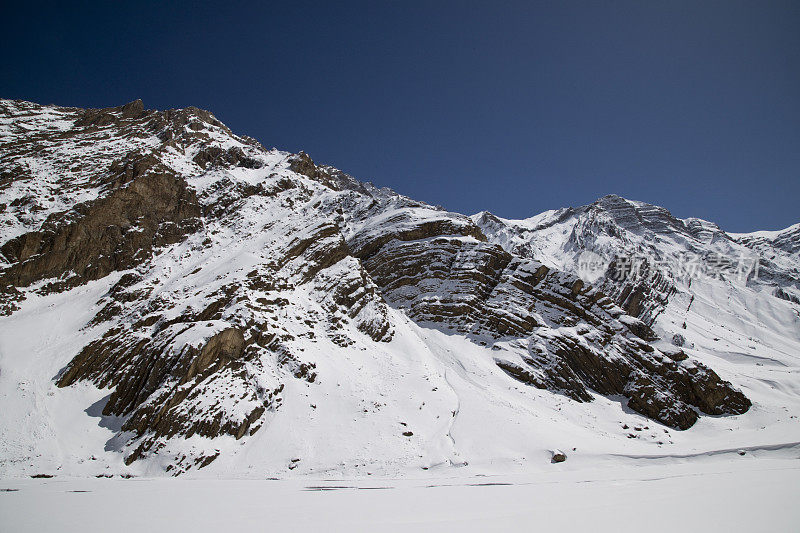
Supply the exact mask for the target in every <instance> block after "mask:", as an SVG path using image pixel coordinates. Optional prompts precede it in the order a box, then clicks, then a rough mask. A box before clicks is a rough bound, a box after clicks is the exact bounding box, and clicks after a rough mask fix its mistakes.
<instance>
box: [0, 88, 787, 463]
mask: <svg viewBox="0 0 800 533" xmlns="http://www.w3.org/2000/svg"><path fill="white" fill-rule="evenodd" d="M0 154H2V160H1V161H0V172H2V178H1V179H2V181H0V206H1V207H0V253H2V258H0V259H2V263H0V291H2V294H3V300H2V307H1V308H0V312H2V313H3V314H4V315H5V316H3V317H2V318H0V338H3V339H4V341H3V342H2V343H0V368H2V370H3V372H2V373H0V395H2V398H3V401H4V405H7V406H8V407H7V409H8V412H9V413H10V416H9V417H7V418H6V419H5V420H4V421H3V424H4V426H3V428H2V429H3V431H2V435H3V437H2V442H0V444H2V446H4V449H6V450H11V451H10V452H9V453H8V454H4V459H3V461H0V469H2V471H3V472H27V469H30V468H35V469H42V468H55V467H56V466H58V465H56V463H59V462H61V466H64V464H63V463H64V461H66V462H67V463H68V464H66V468H67V470H69V471H70V472H73V473H77V474H81V473H85V472H87V471H91V469H92V466H91V465H90V464H84V463H85V461H83V456H82V455H80V454H82V453H84V452H83V451H82V450H92V452H91V453H95V454H100V455H102V463H103V465H105V466H108V468H112V469H116V470H118V471H125V472H128V471H130V472H137V473H145V472H147V473H163V472H168V473H170V474H181V473H184V472H187V471H196V470H198V469H200V468H202V469H204V471H210V472H215V471H216V472H236V473H238V474H241V475H250V474H255V473H257V475H264V473H265V472H270V473H273V474H274V473H278V472H283V473H285V472H287V471H289V470H296V471H297V472H304V473H315V472H316V473H319V472H330V471H332V470H342V469H356V470H358V469H362V468H363V469H364V471H370V472H372V471H381V472H385V473H389V474H391V473H394V472H398V471H402V470H403V469H408V468H433V467H440V466H445V465H450V466H453V465H462V466H463V465H467V464H473V465H474V464H494V462H496V461H517V460H519V457H528V456H530V455H531V454H533V455H535V454H536V453H538V452H537V451H536V450H540V449H552V448H557V447H559V446H563V444H558V443H557V441H560V440H562V439H563V438H564V435H565V434H566V435H570V437H569V438H570V439H578V440H582V441H585V442H594V443H595V444H594V445H593V446H595V448H594V449H595V451H596V453H605V452H601V450H611V449H615V447H618V446H625V447H626V448H628V447H630V448H631V449H641V450H647V449H659V448H661V447H664V446H672V445H675V446H679V445H680V442H683V440H682V439H680V438H677V437H673V435H674V434H673V433H672V431H673V429H678V430H684V429H688V428H692V427H693V426H695V425H698V424H699V425H700V426H701V427H703V428H705V429H702V430H701V431H703V432H706V431H710V432H711V433H713V434H716V432H720V433H721V432H723V431H724V429H725V428H728V427H731V426H732V425H736V424H739V423H740V422H739V420H749V419H748V418H746V417H748V416H751V415H750V414H744V413H748V410H749V407H750V406H751V399H750V397H749V396H750V395H751V394H755V396H756V397H757V398H759V399H760V400H761V401H765V402H766V403H767V404H768V405H773V404H774V402H778V401H782V400H780V399H775V398H772V397H766V398H765V396H764V395H763V394H762V392H761V390H760V389H759V388H758V387H754V386H752V383H753V382H752V381H750V380H751V378H750V377H747V378H743V377H742V375H741V374H740V373H738V372H737V371H734V370H732V369H731V367H730V365H728V364H727V363H725V361H727V360H726V359H724V358H721V357H722V356H719V355H709V354H720V353H723V352H721V351H720V348H719V347H717V346H714V345H713V344H709V343H707V342H706V341H707V338H706V336H704V334H702V333H701V331H702V330H703V328H707V327H708V325H707V324H705V323H702V322H701V320H700V319H699V318H698V315H694V314H691V313H695V312H699V313H702V312H703V311H702V309H703V307H702V306H703V305H710V304H708V302H709V301H713V299H714V298H715V297H716V296H715V294H717V293H715V292H714V291H711V290H710V289H709V291H708V293H705V292H697V289H696V288H695V287H696V285H698V284H699V286H701V287H702V286H703V284H702V283H700V282H697V283H693V284H692V285H691V289H690V288H688V287H686V286H684V285H682V284H681V281H680V280H679V279H678V278H676V277H674V276H671V275H670V274H669V272H667V271H665V270H663V269H660V268H655V267H653V268H651V269H650V271H648V272H646V273H642V274H641V275H640V276H639V277H635V278H633V279H630V280H626V281H624V282H622V281H620V282H618V281H616V280H614V279H611V278H610V277H603V274H604V273H601V276H600V277H599V278H598V280H597V282H596V283H595V282H587V281H586V280H584V279H582V278H581V276H580V274H581V272H580V271H579V270H580V269H579V268H578V266H579V265H580V263H579V261H578V258H579V256H580V254H581V253H584V252H586V251H592V252H593V253H596V254H597V255H598V256H606V255H608V254H617V255H619V254H620V253H644V252H647V253H650V252H653V253H658V254H662V255H664V254H667V253H671V252H672V251H675V250H684V251H688V252H697V251H704V250H706V249H714V250H728V251H738V250H745V249H747V250H752V248H749V247H748V246H747V244H746V243H744V242H743V241H742V242H739V241H737V240H735V239H733V238H731V237H728V236H726V235H725V234H722V235H720V237H719V238H716V237H715V238H712V239H711V240H709V239H706V236H705V233H708V232H710V233H712V234H714V231H713V229H709V228H708V227H706V226H703V227H697V228H695V227H694V225H693V224H692V223H688V222H685V221H681V220H679V219H676V218H674V217H672V215H670V214H669V212H668V211H666V210H664V209H662V208H658V207H655V206H650V205H648V204H643V203H640V202H631V201H627V200H624V199H622V198H619V197H616V196H608V197H604V198H601V199H600V200H598V201H597V202H595V203H594V204H591V205H589V206H584V207H579V208H567V209H560V210H556V211H548V212H545V213H542V214H541V215H537V216H535V217H532V218H529V219H526V220H524V221H510V220H504V219H501V218H498V217H495V216H493V215H491V214H490V213H487V212H483V213H479V214H477V215H474V216H472V217H467V216H464V215H462V214H458V213H452V212H448V211H445V210H443V209H441V208H438V207H434V206H430V205H428V204H425V203H423V202H418V201H415V200H413V199H410V198H407V197H404V196H401V195H398V194H396V193H394V192H393V191H391V190H389V189H385V188H384V189H379V188H377V187H375V186H373V185H371V184H367V183H361V182H359V181H358V180H356V179H355V178H353V177H351V176H349V175H347V174H345V173H344V172H342V171H340V170H337V169H335V168H332V167H329V166H325V165H321V164H318V163H315V162H314V161H313V160H312V158H311V157H310V156H309V155H308V154H305V153H303V152H301V153H299V154H291V153H288V152H282V151H279V150H274V149H273V150H267V149H265V148H264V147H263V146H262V145H261V144H259V143H258V142H256V141H254V140H252V139H248V138H246V137H240V136H237V135H235V134H234V133H233V132H231V131H230V130H229V129H228V128H227V127H226V126H225V125H224V124H222V123H220V122H219V121H218V120H217V119H216V118H214V117H213V115H212V114H211V113H208V112H205V111H201V110H198V109H195V108H186V109H182V110H170V111H153V110H145V109H144V106H143V104H141V102H132V103H130V104H126V105H124V106H120V107H117V108H107V109H99V110H80V109H74V108H58V107H54V106H38V105H36V104H31V103H27V102H18V101H13V102H12V101H7V100H5V101H2V102H0ZM701 226H702V225H701ZM778 240H779V239H777V238H776V239H775V241H774V242H778ZM758 242H759V246H772V245H773V244H772V243H773V241H769V242H766V241H764V240H763V239H762V240H759V241H758ZM765 242H766V244H764V243H765ZM781 242H783V241H781ZM725 246H727V247H729V248H724V247H725ZM708 247H711V248H708ZM781 249H783V248H781ZM789 250H791V248H789ZM784 256H785V258H786V261H791V260H793V259H792V258H793V257H794V256H793V255H792V252H785V253H784ZM788 264H789V263H786V264H784V263H781V262H776V261H773V264H772V266H769V265H768V268H765V271H767V272H769V273H770V274H771V276H772V278H771V279H770V280H766V281H761V282H758V283H757V284H755V285H754V284H752V283H750V284H749V285H745V286H744V287H743V288H740V289H739V288H737V289H736V290H737V291H739V292H736V293H735V294H736V295H737V297H741V298H742V299H745V300H748V301H757V302H759V304H758V305H759V306H760V307H762V308H763V307H764V306H767V307H769V309H770V312H771V313H772V314H773V316H775V317H778V318H777V319H776V322H775V324H779V325H775V324H771V325H768V326H767V325H757V326H752V327H751V328H750V329H746V328H744V327H743V326H742V325H741V324H740V323H738V322H734V321H733V319H731V322H730V323H731V324H736V325H735V327H734V328H733V330H731V331H737V332H741V333H742V335H744V336H749V337H750V338H754V337H753V335H757V336H759V338H760V339H765V340H763V342H764V346H763V347H756V348H754V350H756V351H757V352H758V353H759V354H760V353H762V352H763V351H768V350H770V349H772V348H774V347H776V346H778V344H780V346H781V349H782V350H784V351H785V350H786V349H787V348H791V347H793V346H795V343H797V342H800V340H799V339H797V338H796V335H793V334H792V333H791V331H792V327H793V326H794V324H796V320H797V318H796V316H794V315H792V314H791V313H792V310H793V309H794V308H793V307H792V306H793V305H794V304H793V303H792V302H791V296H792V295H793V294H794V292H793V291H794V290H795V288H793V287H795V286H794V285H792V283H791V276H792V275H793V274H792V273H791V271H789V270H787V268H789V267H787V266H786V265H788ZM787 280H788V281H787ZM714 283H716V282H714ZM720 283H722V282H720ZM769 284H772V285H769ZM709 286H710V287H714V288H718V286H717V285H715V284H711V285H709ZM723 286H724V287H728V286H727V285H720V286H719V287H723ZM768 286H769V287H772V288H775V289H777V288H780V289H781V290H782V291H783V292H784V294H785V295H787V297H786V298H780V297H779V298H776V297H775V296H774V295H772V294H769V295H768V297H769V298H770V299H769V300H763V298H764V295H762V294H761V292H760V289H761V288H765V287H768ZM715 290H716V289H715ZM726 290H727V289H726ZM692 291H694V292H692ZM692 295H696V296H698V299H697V300H696V301H695V303H693V304H692V303H689V304H688V306H689V308H688V309H687V303H686V302H685V301H683V300H682V298H683V297H684V296H692ZM701 300H702V301H701ZM773 301H774V302H777V303H774V302H773ZM698 307H699V308H700V311H696V309H697V308H698ZM730 308H731V309H732V310H733V309H735V311H736V312H739V311H740V310H739V308H738V307H736V308H734V307H730ZM731 312H733V311H731ZM681 313H683V314H681ZM687 313H689V314H687ZM793 316H794V318H793ZM681 320H683V321H684V324H683V326H681V324H680V321H681ZM742 320H744V319H742ZM793 320H794V321H795V322H793ZM41 321H53V323H54V324H56V326H54V327H55V330H54V331H55V332H56V333H55V337H54V338H51V337H43V338H39V337H37V336H32V335H30V332H31V331H33V330H35V329H36V328H37V327H39V324H40V322H41ZM737 328H738V329H737ZM745 331H747V332H748V333H745ZM753 332H755V333H753ZM716 334H717V335H722V334H720V333H716ZM737 335H739V333H737ZM679 337H680V339H683V340H682V341H681V340H680V339H679ZM717 338H721V337H717ZM776 339H780V341H778V340H776ZM730 342H734V343H737V344H736V345H737V346H739V343H746V342H753V343H754V342H756V341H747V340H742V339H741V338H739V337H738V336H737V337H736V339H731V341H730ZM759 342H762V341H759ZM776 343H777V344H776ZM781 343H785V344H781ZM730 349H731V350H734V348H730ZM739 349H740V348H736V350H739ZM741 349H744V348H741ZM782 353H783V352H782ZM741 357H749V356H741ZM754 357H755V356H754ZM781 364H783V362H782V363H781ZM717 365H719V366H721V367H722V368H723V372H722V373H721V374H718V373H717V372H715V371H714V370H712V368H714V367H715V366H717ZM748 368H749V367H748ZM745 386H749V388H748V389H744V387H745ZM19 390H24V391H27V392H26V393H25V394H22V395H20V394H18V392H17V391H19ZM54 402H61V403H58V404H56V403H54ZM770 402H773V403H770ZM56 405H59V406H60V407H59V409H62V411H60V412H63V410H68V411H69V412H70V413H77V414H78V415H80V416H78V422H75V423H77V424H80V425H81V428H82V429H83V432H84V433H85V435H86V437H85V439H86V440H84V441H81V442H79V443H78V444H75V446H76V447H75V448H69V446H70V445H69V444H64V446H67V447H68V448H67V449H61V448H60V446H61V444H58V445H53V446H54V447H52V448H47V449H46V450H45V452H44V453H41V452H37V453H39V455H38V456H34V454H33V452H32V451H31V450H36V449H43V448H42V447H43V446H44V445H43V444H42V441H43V440H44V439H45V437H43V435H48V434H60V433H63V432H66V431H71V430H69V429H68V428H67V427H65V425H64V424H65V422H64V421H63V420H62V419H61V418H60V417H58V416H56V415H54V414H53V413H55V412H56V410H57V409H56ZM84 411H85V412H86V413H90V415H86V416H83V415H81V413H83V412H84ZM705 415H714V416H713V417H708V416H705ZM723 415H724V416H723ZM93 417H94V418H93ZM74 419H75V418H74V417H72V416H71V415H70V417H69V420H74ZM6 420H25V421H26V422H25V423H24V424H21V425H12V424H9V423H7V422H6ZM754 423H755V422H754ZM634 425H635V426H636V427H639V428H640V429H641V428H643V427H645V426H646V427H647V430H646V431H645V432H643V433H641V435H634V436H633V437H631V436H630V435H628V434H627V433H626V432H625V431H624V430H623V429H621V428H623V426H625V427H627V426H634ZM651 427H652V428H654V429H652V430H651V429H650V428H651ZM709 428H716V429H714V430H713V431H712V430H711V429H709ZM692 431H695V430H694V429H692V430H691V431H690V432H689V433H691V432H692ZM664 435H669V438H668V437H665V436H664ZM640 437H641V438H640ZM726 438H727V437H726ZM687 442H688V441H687ZM532 447H533V448H532ZM548 447H549V448H548ZM98 450H99V451H98ZM63 457H68V458H69V459H66V460H62V459H61V458H63ZM79 458H80V459H81V460H80V461H79V460H78V459H79ZM25 465H32V466H25ZM206 469H208V470H206ZM298 469H299V470H298ZM297 472H296V473H297Z"/></svg>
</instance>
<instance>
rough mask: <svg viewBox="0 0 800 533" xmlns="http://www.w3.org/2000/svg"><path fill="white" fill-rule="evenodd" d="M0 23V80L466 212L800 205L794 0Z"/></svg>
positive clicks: (129, 11) (316, 7) (62, 14)
mask: <svg viewBox="0 0 800 533" xmlns="http://www.w3.org/2000/svg"><path fill="white" fill-rule="evenodd" d="M117 4H119V5H117ZM122 4H125V5H122ZM167 4H170V5H167ZM2 19H3V31H2V32H0V53H2V56H1V57H2V59H0V97H3V98H20V99H25V100H32V101H36V102H40V103H56V104H61V105H69V106H80V107H106V106H112V105H120V104H123V103H125V102H127V101H130V100H133V99H136V98H141V99H142V100H144V103H145V106H146V107H148V108H159V109H162V108H169V107H186V106H189V105H194V106H197V107H202V108H206V109H209V110H211V111H213V112H214V114H215V115H216V116H217V117H218V118H219V119H221V120H222V121H223V122H225V123H226V124H228V126H230V127H231V128H232V129H233V130H234V131H235V132H237V133H241V134H247V135H250V136H252V137H255V138H256V139H258V140H259V141H261V142H262V144H264V145H265V146H267V147H272V146H275V147H278V148H281V149H285V150H290V151H299V150H301V149H302V150H305V151H306V152H308V153H309V154H310V155H311V156H312V157H313V158H314V159H315V161H318V162H324V163H329V164H332V165H334V166H336V167H338V168H341V169H342V170H344V171H346V172H348V173H350V174H352V175H353V176H355V177H357V178H359V179H362V180H366V181H372V182H374V183H375V184H377V185H381V186H389V187H392V188H394V189H395V190H397V191H399V192H401V193H403V194H406V195H409V196H411V197H413V198H416V199H419V200H423V201H426V202H429V203H433V204H439V205H442V206H444V207H446V208H448V209H451V210H455V211H460V212H463V213H467V214H470V213H474V212H477V211H480V210H484V209H486V210H489V211H492V212H494V213H495V214H497V215H499V216H503V217H508V218H524V217H527V216H531V215H533V214H536V213H538V212H540V211H543V210H545V209H551V208H557V207H562V206H567V205H582V204H586V203H590V202H592V201H594V200H595V199H596V198H598V197H599V196H602V195H604V194H608V193H615V194H619V195H622V196H625V197H628V198H632V199H637V200H644V201H648V202H651V203H655V204H659V205H663V206H665V207H667V208H669V209H670V210H672V211H673V213H675V214H676V215H678V216H681V217H688V216H697V217H701V218H706V219H709V220H712V221H715V222H717V223H719V224H720V225H721V226H722V227H723V228H724V229H727V230H729V231H751V230H757V229H778V228H782V227H785V226H788V225H790V224H793V223H796V222H798V221H800V207H799V206H800V2H798V1H797V0H792V1H787V2H779V1H769V0H758V1H752V2H740V1H735V0H724V1H713V2H712V1H701V0H692V1H689V2H682V1H675V0H670V1H660V0H659V1H654V0H637V1H633V2H615V1H596V2H566V1H565V2H557V1H552V2H510V1H508V2H502V1H492V2H488V1H487V2H437V1H431V2H420V3H414V2H409V1H402V2H400V1H397V2H382V1H379V0H374V1H371V2H363V3H361V2H300V1H292V0H285V1H281V2H275V3H274V4H272V5H270V3H269V2H262V3H260V7H252V6H249V5H248V4H239V3H238V2H235V1H225V2H213V3H201V2H187V3H186V5H185V6H183V7H179V6H173V5H171V3H170V2H157V3H156V2H154V3H152V4H148V3H146V2H139V3H137V2H125V3H123V2H103V3H96V4H86V3H82V2H61V5H57V4H56V5H47V4H40V3H36V2H15V3H11V2H8V3H4V6H3V9H2Z"/></svg>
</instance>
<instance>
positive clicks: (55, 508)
mask: <svg viewBox="0 0 800 533" xmlns="http://www.w3.org/2000/svg"><path fill="white" fill-rule="evenodd" d="M798 454H800V451H798V449H796V448H795V449H793V450H791V451H786V450H784V451H783V452H769V453H768V452H763V453H759V452H757V453H753V454H747V455H745V456H739V455H738V454H726V455H724V456H720V457H716V458H715V457H705V458H703V459H702V460H693V461H680V460H675V459H673V460H660V461H652V460H648V461H643V464H627V465H622V464H617V465H608V466H606V467H604V468H600V469H598V468H593V469H587V470H583V469H579V470H571V469H568V468H567V467H566V466H564V464H561V465H551V466H552V469H550V471H549V472H542V473H539V474H537V475H530V474H528V475H499V476H483V477H462V476H458V475H453V476H451V477H436V478H415V479H410V478H403V479H380V480H372V479H363V478H361V479H349V480H347V479H345V480H342V479H336V480H331V479H313V478H308V479H284V480H209V479H195V480H191V479H163V478H162V479H131V480H120V479H46V480H41V479H31V480H5V481H3V482H0V523H2V530H3V531H8V532H12V531H39V532H50V531H53V532H55V531H59V532H73V531H76V532H77V531H102V530H109V529H114V530H118V531H154V532H157V531H170V532H173V531H221V530H228V531H230V530H233V531H242V530H246V531H316V530H319V529H322V528H324V529H325V530H326V531H511V530H517V531H596V532H604V531H609V532H612V531H615V532H616V531H619V532H624V531H649V532H659V531H708V532H712V531H726V532H737V531H741V532H753V531H797V527H798V524H799V523H800V507H798V506H797V489H798V482H800V471H799V469H800V462H798V460H797V459H798ZM653 463H655V464H653Z"/></svg>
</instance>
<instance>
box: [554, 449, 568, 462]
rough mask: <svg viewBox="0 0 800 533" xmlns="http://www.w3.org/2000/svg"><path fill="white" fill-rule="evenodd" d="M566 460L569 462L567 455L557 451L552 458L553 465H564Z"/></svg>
mask: <svg viewBox="0 0 800 533" xmlns="http://www.w3.org/2000/svg"><path fill="white" fill-rule="evenodd" d="M566 460H567V455H566V454H565V453H564V452H562V451H560V450H555V451H554V452H553V456H552V457H551V458H550V462H551V463H563V462H564V461H566Z"/></svg>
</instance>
